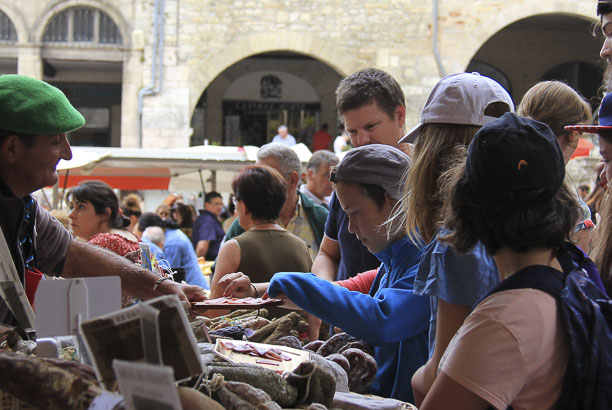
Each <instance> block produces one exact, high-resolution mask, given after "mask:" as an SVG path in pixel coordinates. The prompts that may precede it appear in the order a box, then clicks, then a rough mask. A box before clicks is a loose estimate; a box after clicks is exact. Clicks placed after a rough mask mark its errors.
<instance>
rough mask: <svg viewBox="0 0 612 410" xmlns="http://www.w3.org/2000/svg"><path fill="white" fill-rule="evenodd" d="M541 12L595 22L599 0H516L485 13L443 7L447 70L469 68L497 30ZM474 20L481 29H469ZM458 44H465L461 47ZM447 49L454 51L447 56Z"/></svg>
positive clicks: (443, 40) (455, 70)
mask: <svg viewBox="0 0 612 410" xmlns="http://www.w3.org/2000/svg"><path fill="white" fill-rule="evenodd" d="M577 3H578V4H577ZM443 6H444V5H443ZM457 9H459V10H460V11H457ZM472 13H474V14H472ZM541 14H565V15H571V16H574V17H577V18H582V19H586V20H588V21H592V22H595V21H596V18H597V16H596V12H595V4H594V3H593V2H592V1H588V0H583V1H580V2H576V1H570V0H561V1H556V0H540V1H537V2H536V1H531V0H527V1H519V2H514V3H513V4H508V3H505V4H504V6H503V11H502V9H501V8H493V7H491V12H490V13H483V12H482V9H476V10H471V9H469V8H465V7H462V5H459V6H458V5H457V4H456V3H454V4H449V5H448V6H447V7H442V9H441V11H440V19H441V20H443V21H444V27H445V28H444V31H443V32H442V33H441V35H442V36H441V39H440V40H441V41H440V44H439V48H440V52H441V54H442V59H443V62H444V64H445V69H446V72H447V73H453V72H461V71H463V70H465V68H466V67H467V66H468V64H469V62H470V60H472V58H473V56H474V55H475V54H476V53H477V51H478V50H479V49H480V48H481V46H482V45H483V44H484V43H485V42H486V41H487V40H488V39H489V38H491V37H492V36H493V35H494V34H495V33H497V32H499V31H501V30H502V29H504V28H505V27H508V26H509V25H511V24H512V23H515V22H517V21H519V20H523V19H526V18H529V17H533V16H536V15H541ZM472 24H474V25H477V26H478V30H468V29H467V28H469V27H466V26H468V25H472ZM458 44H460V45H461V47H457V45H458ZM454 50H457V51H456V52H455V51H454ZM446 53H449V54H452V55H451V56H450V57H449V58H445V54H446ZM454 53H456V54H454Z"/></svg>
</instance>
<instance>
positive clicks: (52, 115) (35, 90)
mask: <svg viewBox="0 0 612 410" xmlns="http://www.w3.org/2000/svg"><path fill="white" fill-rule="evenodd" d="M83 125H85V118H83V116H82V115H81V113H80V112H78V111H77V110H76V109H75V108H74V107H73V106H72V105H71V104H70V101H68V99H67V98H66V96H65V95H64V93H63V92H61V91H60V90H59V89H57V88H55V87H53V86H52V85H50V84H47V83H45V82H44V81H40V80H37V79H34V78H31V77H26V76H23V75H15V74H7V75H2V76H0V129H4V130H7V131H14V132H18V133H22V134H32V135H44V134H63V133H65V132H69V131H73V130H76V129H78V128H81V127H82V126H83Z"/></svg>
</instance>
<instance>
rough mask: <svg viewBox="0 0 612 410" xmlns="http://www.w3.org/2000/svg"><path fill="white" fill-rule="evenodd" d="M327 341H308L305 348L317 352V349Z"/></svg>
mask: <svg viewBox="0 0 612 410" xmlns="http://www.w3.org/2000/svg"><path fill="white" fill-rule="evenodd" d="M323 343H325V342H324V341H323V340H313V341H312V342H310V343H306V344H305V345H304V347H303V349H304V350H310V351H311V352H314V353H316V352H317V350H319V348H320V347H321V346H322V345H323Z"/></svg>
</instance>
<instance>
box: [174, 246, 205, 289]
mask: <svg viewBox="0 0 612 410" xmlns="http://www.w3.org/2000/svg"><path fill="white" fill-rule="evenodd" d="M187 245H189V246H187ZM182 254H183V255H182V258H181V259H182V261H183V267H184V268H185V282H187V283H189V284H190V285H198V286H200V287H202V288H203V289H209V288H210V287H209V286H208V282H207V281H206V278H204V275H203V274H202V270H201V269H200V264H199V263H198V256H197V255H196V253H195V251H194V250H193V247H192V246H191V242H189V240H187V242H185V245H184V246H183V250H182Z"/></svg>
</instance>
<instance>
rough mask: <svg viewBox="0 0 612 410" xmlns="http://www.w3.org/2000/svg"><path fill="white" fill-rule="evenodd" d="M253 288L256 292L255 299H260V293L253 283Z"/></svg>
mask: <svg viewBox="0 0 612 410" xmlns="http://www.w3.org/2000/svg"><path fill="white" fill-rule="evenodd" d="M251 286H252V287H253V290H254V291H255V297H256V298H258V297H259V292H257V288H256V287H255V285H253V284H252V283H251Z"/></svg>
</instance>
